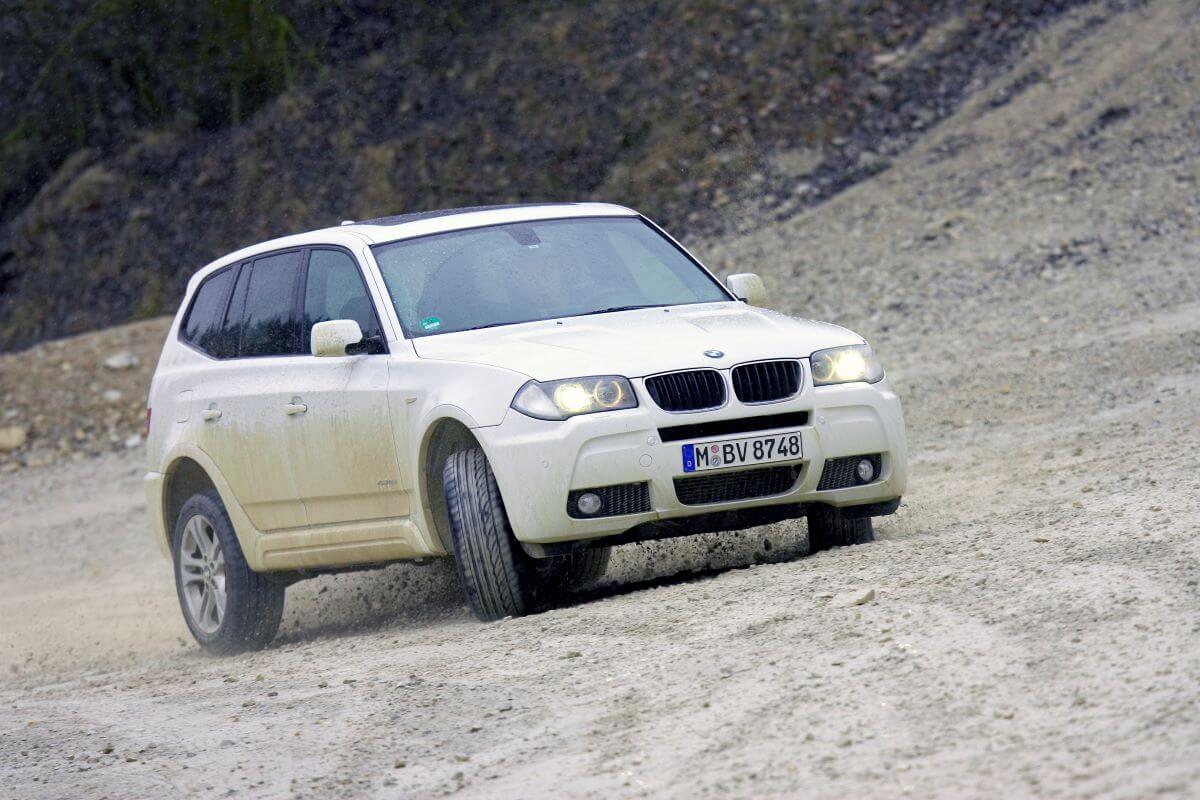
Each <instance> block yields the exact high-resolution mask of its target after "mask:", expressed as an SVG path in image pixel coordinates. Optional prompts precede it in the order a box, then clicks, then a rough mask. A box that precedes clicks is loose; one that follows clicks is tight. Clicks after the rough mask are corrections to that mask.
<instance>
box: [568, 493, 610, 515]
mask: <svg viewBox="0 0 1200 800" xmlns="http://www.w3.org/2000/svg"><path fill="white" fill-rule="evenodd" d="M602 505H604V503H602V502H601V501H600V495H598V494H595V493H594V492H584V493H583V494H581V495H579V499H578V500H576V501H575V507H576V508H578V509H579V513H580V514H587V515H588V516H589V517H590V516H591V515H592V514H595V513H596V512H598V511H599V510H600V506H602Z"/></svg>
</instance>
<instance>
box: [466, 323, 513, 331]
mask: <svg viewBox="0 0 1200 800" xmlns="http://www.w3.org/2000/svg"><path fill="white" fill-rule="evenodd" d="M517 324H519V323H516V322H489V323H488V324H486V325H476V326H475V327H473V328H463V329H461V330H457V331H453V333H464V332H466V331H481V330H483V329H484V328H498V327H500V326H501V325H517Z"/></svg>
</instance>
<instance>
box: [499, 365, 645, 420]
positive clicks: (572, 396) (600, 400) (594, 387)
mask: <svg viewBox="0 0 1200 800" xmlns="http://www.w3.org/2000/svg"><path fill="white" fill-rule="evenodd" d="M637 404H638V403H637V398H636V397H634V395H633V387H632V386H631V385H630V384H629V379H628V378H622V377H621V376H620V375H599V376H596V377H592V378H569V379H568V380H563V381H546V382H545V383H539V382H538V381H530V382H529V383H527V384H525V385H524V386H522V387H521V389H520V391H518V392H517V396H516V397H514V398H513V401H512V407H513V408H515V409H516V410H517V411H520V412H521V413H522V414H525V415H527V416H530V417H535V418H536V419H566V418H567V417H574V416H577V415H579V414H595V413H596V412H597V411H616V410H617V409H619V408H637Z"/></svg>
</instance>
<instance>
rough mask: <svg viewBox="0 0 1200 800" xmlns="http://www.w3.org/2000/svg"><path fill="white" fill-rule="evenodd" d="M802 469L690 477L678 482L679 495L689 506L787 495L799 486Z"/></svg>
mask: <svg viewBox="0 0 1200 800" xmlns="http://www.w3.org/2000/svg"><path fill="white" fill-rule="evenodd" d="M799 477H800V467H799V466H796V465H789V466H784V467H761V468H759V469H745V470H741V471H740V472H722V473H718V474H716V475H689V476H688V477H686V478H676V479H675V496H676V497H678V498H679V502H680V503H683V504H684V505H685V506H700V505H704V504H706V503H731V502H733V501H735V500H751V499H753V498H756V497H770V496H771V495H776V494H783V493H784V492H786V491H788V490H789V489H791V488H792V487H793V486H795V485H796V479H797V478H799Z"/></svg>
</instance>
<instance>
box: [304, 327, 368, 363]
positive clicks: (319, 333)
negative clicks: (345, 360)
mask: <svg viewBox="0 0 1200 800" xmlns="http://www.w3.org/2000/svg"><path fill="white" fill-rule="evenodd" d="M362 338H363V332H362V328H360V327H358V323H357V322H355V321H354V320H352V319H331V320H329V321H328V322H318V323H317V324H316V325H313V326H312V339H311V342H312V354H313V355H314V356H344V355H346V354H347V353H346V348H348V347H351V346H352V345H356V344H358V343H359V342H361V341H362Z"/></svg>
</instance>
